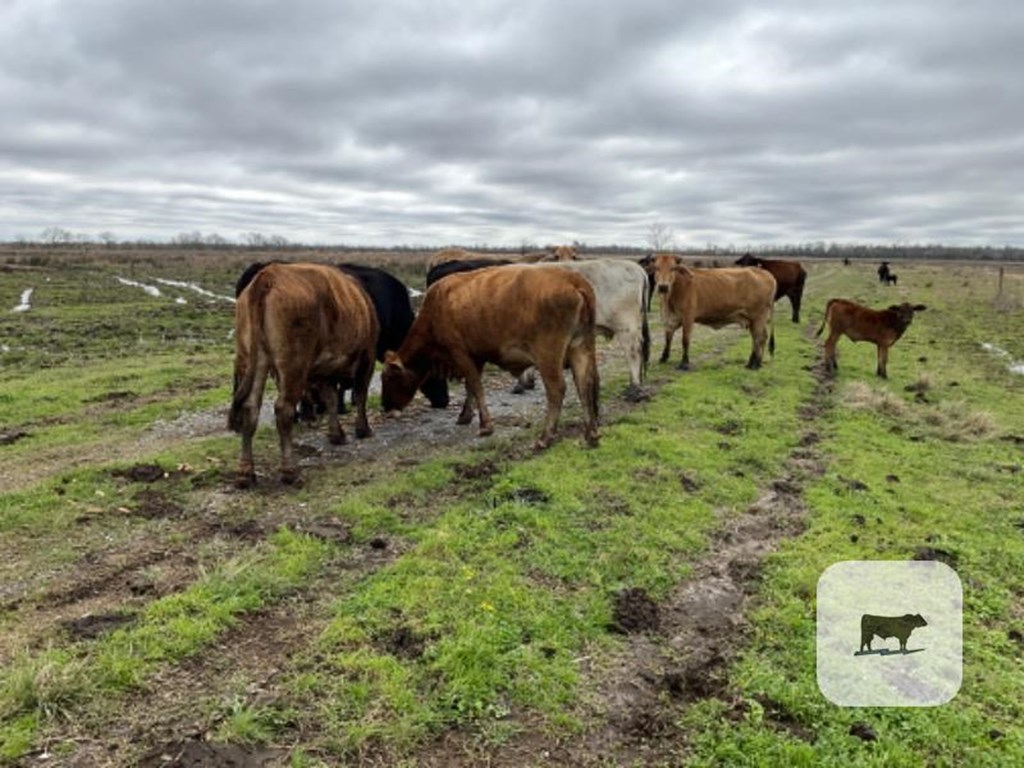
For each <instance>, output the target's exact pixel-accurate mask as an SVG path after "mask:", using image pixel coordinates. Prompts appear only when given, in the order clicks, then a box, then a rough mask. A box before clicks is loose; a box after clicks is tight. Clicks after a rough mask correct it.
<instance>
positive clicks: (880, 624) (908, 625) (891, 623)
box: [859, 613, 928, 652]
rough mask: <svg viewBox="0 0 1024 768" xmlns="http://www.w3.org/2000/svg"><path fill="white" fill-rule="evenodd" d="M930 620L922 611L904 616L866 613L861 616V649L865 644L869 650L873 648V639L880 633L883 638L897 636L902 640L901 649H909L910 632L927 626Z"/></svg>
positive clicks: (879, 635) (861, 649) (862, 649)
mask: <svg viewBox="0 0 1024 768" xmlns="http://www.w3.org/2000/svg"><path fill="white" fill-rule="evenodd" d="M927 626H928V622H927V621H925V620H924V619H923V618H922V617H921V614H920V613H917V614H910V613H908V614H905V615H903V616H872V615H871V614H870V613H865V614H864V615H863V616H861V617H860V651H859V652H863V651H864V646H867V648H868V650H869V651H870V650H871V641H872V639H873V638H874V637H875V635H878V637H880V638H882V639H883V640H885V639H887V638H890V637H895V638H896V639H897V640H899V641H900V650H901V651H905V650H907V639H908V638H909V637H910V633H911V632H913V631H914V629H916V628H917V627H927Z"/></svg>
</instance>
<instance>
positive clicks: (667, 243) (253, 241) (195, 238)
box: [5, 223, 1024, 261]
mask: <svg viewBox="0 0 1024 768" xmlns="http://www.w3.org/2000/svg"><path fill="white" fill-rule="evenodd" d="M674 240H675V236H674V233H673V231H672V229H671V227H669V226H667V225H664V224H661V223H655V224H652V225H651V226H650V227H649V228H648V231H647V234H646V237H645V243H644V244H642V245H621V244H610V245H609V244H589V243H585V242H583V241H580V240H574V241H573V242H572V245H573V246H575V248H576V250H577V251H578V252H579V253H581V254H597V253H600V254H613V255H621V256H632V257H639V256H643V255H644V254H647V253H650V252H651V251H669V252H672V253H677V254H679V255H682V256H704V257H708V256H711V257H715V258H718V259H720V260H721V261H727V260H729V259H736V258H739V256H741V255H743V254H744V253H748V252H750V253H754V254H756V255H758V256H765V257H769V258H771V257H777V258H787V257H788V258H794V259H801V258H818V259H836V260H842V259H850V260H851V261H899V260H901V259H927V260H934V261H942V260H948V261H960V260H983V261H1024V248H1018V247H1015V246H1008V245H1007V246H954V245H942V244H906V243H895V244H887V245H870V244H856V243H853V244H849V243H826V242H823V241H816V242H809V243H795V244H783V245H764V246H753V247H749V246H737V245H731V244H730V245H717V244H715V243H707V244H706V245H704V246H702V247H691V246H688V247H675V246H674ZM5 245H7V246H8V247H24V248H40V247H47V248H53V247H62V248H77V247H92V248H95V247H96V246H102V247H104V248H109V249H150V248H151V249H154V250H159V249H182V248H191V249H195V250H261V251H266V250H289V251H304V250H314V249H322V248H325V247H327V248H329V249H330V250H332V251H337V252H356V251H363V252H365V251H382V252H393V253H403V252H416V253H422V252H424V251H432V250H436V249H437V247H436V246H423V245H411V244H409V245H394V246H387V247H383V246H367V245H344V244H324V243H318V244H306V243H294V242H292V241H290V240H288V239H287V238H285V237H282V236H281V235H265V234H263V233H260V232H245V233H243V234H242V235H240V236H239V237H238V239H237V240H231V239H228V238H226V237H224V236H222V235H220V234H217V233H203V232H200V231H198V230H197V231H193V232H181V233H179V234H177V235H174V236H173V237H171V238H170V239H169V240H166V241H157V240H150V239H140V240H122V239H119V238H118V237H117V236H116V235H115V234H114V233H113V232H110V231H103V232H100V233H98V234H96V235H89V234H84V233H79V232H72V231H71V230H68V229H65V228H63V227H47V228H45V229H44V230H43V231H42V232H40V234H39V236H38V237H37V238H35V239H25V238H21V239H17V240H14V241H11V242H8V243H5ZM452 245H456V244H452ZM458 245H461V246H462V247H465V248H468V249H469V250H474V251H481V252H488V253H508V254H517V253H519V254H523V253H529V252H533V251H538V250H541V248H542V246H539V245H537V244H534V243H531V242H529V241H526V240H523V241H522V242H521V243H520V244H519V245H517V246H503V247H502V246H497V247H496V246H489V245H486V244H479V243H477V244H465V243H462V244H458Z"/></svg>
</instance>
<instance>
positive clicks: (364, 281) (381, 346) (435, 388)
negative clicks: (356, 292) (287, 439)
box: [235, 262, 448, 418]
mask: <svg viewBox="0 0 1024 768" xmlns="http://www.w3.org/2000/svg"><path fill="white" fill-rule="evenodd" d="M267 263H271V264H273V263H275V262H267ZM267 263H262V262H256V263H255V264H250V265H249V266H248V267H246V269H245V271H244V272H243V273H242V275H241V276H240V277H239V278H238V282H237V283H235V298H237V297H238V296H240V295H241V293H242V291H244V290H245V288H246V286H247V285H249V283H251V282H252V280H253V278H255V277H256V275H257V274H258V273H259V271H260V270H261V269H263V268H264V267H265V266H267ZM334 266H335V267H337V268H338V269H339V270H341V271H342V272H344V273H345V274H347V275H351V276H352V277H354V278H356V280H358V281H359V283H360V285H362V287H363V290H364V291H366V293H367V294H369V296H370V301H371V302H373V308H374V310H375V311H376V312H377V322H378V323H379V324H380V335H379V336H378V337H377V349H376V357H377V360H379V361H380V362H384V353H385V352H387V351H388V350H390V349H398V348H399V347H400V346H402V342H403V341H405V335H406V334H407V333H408V332H409V329H410V328H411V327H412V323H413V320H414V319H415V314H414V313H413V311H412V302H411V301H410V300H409V289H408V288H407V287H406V285H405V284H404V283H403V282H402V281H401V280H399V279H398V278H397V277H395V276H394V275H392V274H391V273H390V272H385V271H384V270H383V269H377V268H376V267H364V266H361V265H359V264H335V265H334ZM348 388H349V385H348V382H345V383H342V384H340V385H339V391H338V412H339V413H344V411H345V408H344V400H345V390H346V389H348ZM420 391H421V392H422V393H423V394H424V395H425V396H426V398H427V400H429V401H430V405H431V406H432V407H433V408H447V407H448V386H447V384H446V383H445V381H444V380H443V379H440V378H437V377H433V376H431V377H428V378H427V379H426V380H425V381H424V382H423V385H422V386H421V387H420ZM301 413H302V416H303V417H305V418H311V417H312V416H313V411H312V410H311V409H310V408H309V404H308V403H305V402H304V403H303V406H302V408H301Z"/></svg>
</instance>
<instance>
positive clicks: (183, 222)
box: [0, 0, 1024, 248]
mask: <svg viewBox="0 0 1024 768" xmlns="http://www.w3.org/2000/svg"><path fill="white" fill-rule="evenodd" d="M1022 40H1024V3H1020V2H1018V0H998V1H997V0H991V1H989V0H975V1H974V2H966V1H965V2H953V1H952V0H924V1H922V2H902V1H901V0H882V1H881V2H875V1H874V0H857V2H850V0H841V1H840V2H833V1H832V0H820V1H819V2H786V0H776V1H773V2H771V3H766V2H742V1H739V0H693V1H684V0H667V1H665V2H656V1H653V0H583V1H580V2H577V0H548V1H547V2H543V1H534V0H511V2H505V1H504V0H472V1H470V0H457V1H455V2H449V1H448V0H409V2H402V1H399V0H394V1H393V0H359V1H353V2H349V1H347V0H288V2H265V1H262V0H244V1H238V2H234V1H232V2H228V1H222V0H173V2H172V1H170V0H158V1H154V0H0V240H12V239H19V238H24V239H38V238H39V237H40V236H41V233H42V232H43V231H44V230H45V229H47V228H53V227H59V228H62V229H65V230H68V231H71V232H74V233H76V234H81V235H84V236H89V237H94V238H95V237H99V236H100V235H101V234H102V233H109V235H112V236H113V237H115V238H116V239H124V240H135V239H152V240H158V241H163V240H169V239H172V238H175V237H176V236H178V235H179V234H181V233H192V232H201V233H202V234H203V235H206V236H209V235H219V236H220V237H223V238H226V239H228V240H231V241H238V240H240V239H241V238H243V237H244V236H245V235H246V233H253V232H255V233H259V234H261V235H262V236H265V237H276V238H285V239H287V240H289V241H291V242H302V243H311V244H340V245H356V244H363V245H377V246H388V245H426V246H442V245H447V244H462V245H480V244H486V245H495V246H519V245H522V244H526V243H529V244H537V245H544V244H550V243H564V242H572V241H579V242H583V243H587V244H620V245H637V246H647V245H651V244H652V243H651V242H650V241H651V240H654V239H657V240H661V241H665V240H669V241H670V242H667V243H666V242H662V243H660V244H661V245H673V246H676V247H681V248H682V247H694V246H698V247H700V246H705V245H716V246H720V247H728V246H735V247H757V246H772V245H780V244H788V243H807V242H826V243H832V242H835V243H879V244H882V243H908V244H909V243H944V244H949V245H991V246H997V247H1001V246H1005V245H1015V246H1024V215H1022V214H1024V162H1022V160H1024V45H1022V43H1021V41H1022Z"/></svg>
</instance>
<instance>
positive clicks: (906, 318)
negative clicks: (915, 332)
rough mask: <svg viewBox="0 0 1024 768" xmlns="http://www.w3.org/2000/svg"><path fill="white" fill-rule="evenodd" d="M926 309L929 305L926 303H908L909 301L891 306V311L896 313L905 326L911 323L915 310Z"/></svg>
mask: <svg viewBox="0 0 1024 768" xmlns="http://www.w3.org/2000/svg"><path fill="white" fill-rule="evenodd" d="M926 309H927V307H926V306H925V305H924V304H908V303H907V302H903V303H902V304H893V305H892V306H891V307H889V311H890V312H894V313H895V314H896V317H897V318H898V319H899V323H900V326H901V327H903V328H906V327H907V326H908V325H910V321H911V320H913V319H914V313H915V312H924V311H925V310H926Z"/></svg>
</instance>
